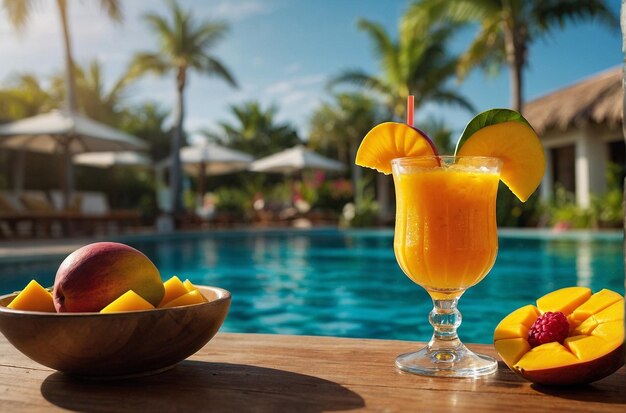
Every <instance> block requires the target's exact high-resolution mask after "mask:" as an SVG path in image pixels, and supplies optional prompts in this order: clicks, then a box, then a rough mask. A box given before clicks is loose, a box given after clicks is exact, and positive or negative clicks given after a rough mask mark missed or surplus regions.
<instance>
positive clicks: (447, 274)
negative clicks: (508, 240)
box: [394, 165, 499, 294]
mask: <svg viewBox="0 0 626 413" xmlns="http://www.w3.org/2000/svg"><path fill="white" fill-rule="evenodd" d="M498 182H499V171H498V167H497V166H496V167H495V168H485V167H483V168H478V167H475V166H463V165H442V166H441V167H418V166H415V165H413V166H400V167H398V168H396V169H394V183H395V189H396V226H395V238H394V250H395V255H396V258H397V261H398V263H399V265H400V267H401V268H402V270H403V271H404V273H405V274H406V275H407V276H408V277H409V278H410V279H412V280H413V281H414V282H415V283H417V284H419V285H421V286H422V287H424V288H426V289H427V290H429V291H431V292H437V291H438V292H440V293H443V294H446V293H454V292H459V291H463V290H465V289H467V288H469V287H471V286H473V285H475V284H477V283H478V282H480V281H481V280H482V279H483V278H484V277H485V275H487V273H488V272H489V270H490V269H491V267H492V266H493V264H494V262H495V260H496V255H497V252H498V236H497V228H496V194H497V190H498Z"/></svg>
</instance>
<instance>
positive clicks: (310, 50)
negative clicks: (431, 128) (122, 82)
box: [0, 0, 623, 138]
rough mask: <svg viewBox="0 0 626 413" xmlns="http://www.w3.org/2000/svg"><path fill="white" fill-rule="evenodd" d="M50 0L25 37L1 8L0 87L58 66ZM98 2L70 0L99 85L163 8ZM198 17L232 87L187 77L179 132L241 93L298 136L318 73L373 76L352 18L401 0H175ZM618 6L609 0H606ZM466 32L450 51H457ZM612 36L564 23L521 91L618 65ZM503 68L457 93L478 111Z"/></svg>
mask: <svg viewBox="0 0 626 413" xmlns="http://www.w3.org/2000/svg"><path fill="white" fill-rule="evenodd" d="M53 3H54V2H51V1H48V2H40V3H39V4H38V7H37V8H36V9H35V11H34V13H33V15H32V19H31V21H30V22H29V24H28V27H27V29H26V31H25V32H24V33H22V34H21V35H18V34H16V33H15V32H14V30H13V29H12V28H11V27H10V26H9V25H8V23H7V20H6V16H5V15H4V12H3V11H0V85H2V84H3V83H5V82H6V81H7V80H8V79H9V78H10V76H11V75H14V74H16V73H22V72H30V73H36V74H39V75H41V76H43V77H46V76H49V75H51V74H54V73H57V72H58V71H59V70H61V69H62V67H63V60H62V56H63V49H62V42H61V31H60V24H59V21H58V15H57V13H56V10H55V9H54V8H53V7H52V6H53ZM98 3H99V2H97V1H95V0H90V1H85V2H70V26H71V27H70V30H71V33H72V36H73V49H74V55H75V59H76V60H77V61H78V62H79V63H80V64H82V65H85V64H86V63H87V62H89V61H90V60H91V59H94V58H97V59H99V60H100V61H101V62H102V63H103V65H104V69H105V74H106V76H107V79H108V81H109V82H113V80H114V79H115V78H116V77H118V76H119V75H120V74H121V73H122V72H123V70H124V68H125V67H126V65H127V64H128V62H129V61H130V59H131V57H132V55H133V53H135V52H137V51H146V50H157V46H158V45H157V40H156V39H155V38H154V37H153V36H152V34H151V33H150V31H149V30H148V29H147V27H146V25H145V23H144V22H143V21H142V20H141V16H142V15H143V14H144V13H146V12H148V11H153V12H158V13H165V10H166V8H165V6H164V3H162V2H159V1H150V2H148V1H128V0H126V1H123V6H124V12H125V21H124V23H123V24H122V25H115V24H113V23H111V22H110V21H109V20H107V19H106V18H105V17H104V16H103V14H102V13H101V12H100V9H99V6H98ZM181 3H182V4H183V6H184V7H185V8H191V9H193V11H194V15H195V16H196V17H197V18H199V19H208V18H216V19H223V20H226V21H228V22H229V23H230V31H229V33H228V35H227V36H226V37H225V38H224V40H223V41H222V42H221V43H220V44H219V46H218V47H217V48H216V49H215V54H216V55H217V56H219V58H220V59H221V60H222V61H223V62H224V63H225V64H226V66H227V67H228V68H230V69H231V71H232V73H233V74H234V76H235V77H236V79H237V81H238V82H239V85H240V88H239V89H233V88H230V87H228V86H227V85H225V84H224V83H223V82H222V81H221V80H219V79H215V78H207V77H199V76H196V75H192V76H191V78H190V82H189V86H188V91H187V119H186V124H185V126H186V128H187V130H189V131H190V132H192V133H193V132H194V131H197V130H199V129H202V128H209V129H211V128H215V125H216V124H217V122H219V121H221V120H228V119H230V114H229V110H228V107H229V105H232V104H237V103H241V102H244V101H247V100H259V101H261V102H262V103H263V104H264V105H269V104H276V105H277V106H278V107H279V119H280V120H284V121H289V122H292V123H293V124H294V125H295V126H296V127H297V128H298V130H299V131H300V132H301V134H302V135H303V137H304V138H306V131H307V124H308V119H309V117H310V115H311V113H312V111H313V109H314V108H315V107H316V106H317V105H318V104H319V103H320V101H322V100H324V99H328V94H327V92H326V90H325V85H326V82H327V80H328V79H329V78H330V77H331V76H333V75H336V74H337V73H338V72H340V71H341V70H343V69H347V68H362V69H364V70H366V71H368V72H371V73H376V71H377V65H376V61H375V59H374V56H373V53H372V48H371V44H370V42H369V40H368V38H367V36H366V35H365V34H364V33H362V32H360V31H359V30H358V29H357V28H356V21H357V20H358V18H360V17H363V18H367V19H370V20H374V21H377V22H379V23H381V24H383V25H384V26H385V27H387V29H388V30H389V31H390V32H391V33H397V25H398V19H399V17H400V16H401V15H402V13H403V11H404V10H405V9H406V7H407V5H408V4H409V3H410V2H409V1H407V0H396V1H394V0H386V1H381V0H318V1H310V0H204V1H203V0H182V1H181ZM609 3H611V4H612V5H613V7H614V9H615V12H616V13H618V12H619V2H618V1H609ZM468 36H471V31H469V30H468V31H466V32H465V33H464V36H460V37H461V38H459V39H458V40H457V41H455V42H454V44H452V45H451V47H452V50H455V51H460V50H462V49H463V47H464V45H465V43H464V42H465V41H466V38H467V37H468ZM622 59H623V55H622V52H621V34H620V33H619V31H618V30H609V29H607V28H605V27H602V26H601V25H600V24H599V23H584V24H582V23H576V24H569V25H568V26H567V27H566V29H565V30H558V31H555V32H554V33H553V34H552V35H550V37H549V38H548V39H546V40H540V41H538V42H536V43H535V44H533V45H532V47H531V49H530V67H529V70H527V72H526V85H525V90H524V92H525V96H526V98H527V100H528V99H532V98H536V97H538V96H541V95H543V94H545V93H548V92H550V91H552V90H555V89H558V88H560V87H563V86H565V85H567V84H570V83H572V82H575V81H577V80H580V79H582V78H585V77H587V76H590V75H592V74H594V73H597V72H599V71H602V70H606V69H608V68H611V67H614V66H616V65H618V64H620V63H621V62H622ZM508 76H509V75H508V71H507V70H506V69H504V70H503V71H502V72H501V73H500V75H499V76H497V77H486V76H485V75H484V74H483V73H482V72H479V71H476V72H474V73H472V74H471V75H470V76H469V77H468V78H467V79H466V80H465V81H464V82H463V83H462V84H460V85H458V88H459V91H460V92H461V93H462V94H464V95H465V96H466V97H467V98H468V99H469V100H470V101H471V102H472V103H473V104H474V105H475V106H476V109H477V110H478V111H481V110H484V109H488V108H491V107H502V106H508V105H509V101H510V97H509V96H510V94H509V82H508V79H509V78H508ZM128 98H129V99H130V100H131V101H136V102H140V101H144V100H153V101H157V102H159V103H160V104H161V105H162V106H163V107H164V108H170V107H173V105H174V100H175V94H174V80H173V78H171V77H165V78H157V77H148V78H145V79H144V80H141V81H140V82H138V83H136V84H135V85H134V86H133V87H132V88H131V90H130V91H129V92H128ZM471 116H472V114H469V113H467V112H463V111H461V110H458V109H455V108H451V107H440V106H427V107H425V108H423V109H422V110H421V111H420V112H418V113H417V114H416V124H417V125H418V126H419V124H420V122H423V121H424V119H425V118H427V117H435V118H438V119H442V120H444V121H446V122H447V123H448V124H449V125H450V126H451V127H452V128H453V129H455V130H459V131H460V130H461V129H462V128H463V126H464V125H465V124H466V123H467V121H469V119H470V118H471Z"/></svg>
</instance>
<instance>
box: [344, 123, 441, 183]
mask: <svg viewBox="0 0 626 413" xmlns="http://www.w3.org/2000/svg"><path fill="white" fill-rule="evenodd" d="M436 155H437V150H436V149H435V145H433V143H432V141H431V140H430V139H429V138H428V137H427V136H426V134H425V133H423V132H422V131H420V130H419V129H416V128H413V127H411V126H408V125H406V124H404V123H396V122H385V123H381V124H380V125H377V126H375V127H374V128H372V130H370V131H369V132H368V133H367V135H365V138H363V141H362V142H361V145H360V146H359V150H358V151H357V154H356V160H355V163H356V164H357V165H359V166H364V167H366V168H372V169H376V170H377V171H378V172H381V173H384V174H385V175H389V174H390V173H391V160H392V159H395V158H404V157H407V156H436Z"/></svg>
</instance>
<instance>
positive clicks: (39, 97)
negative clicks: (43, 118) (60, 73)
mask: <svg viewBox="0 0 626 413" xmlns="http://www.w3.org/2000/svg"><path fill="white" fill-rule="evenodd" d="M54 107H55V101H54V99H53V98H52V97H51V95H50V93H49V92H48V91H47V90H45V89H44V88H43V87H42V86H41V83H40V82H39V80H38V79H37V78H36V77H35V76H34V75H31V74H22V75H19V76H17V77H16V78H14V79H13V80H11V81H10V83H9V87H7V88H5V89H2V90H0V123H2V122H5V121H11V120H16V119H22V118H27V117H30V116H35V115H37V114H40V113H44V112H47V111H49V110H50V109H52V108H54Z"/></svg>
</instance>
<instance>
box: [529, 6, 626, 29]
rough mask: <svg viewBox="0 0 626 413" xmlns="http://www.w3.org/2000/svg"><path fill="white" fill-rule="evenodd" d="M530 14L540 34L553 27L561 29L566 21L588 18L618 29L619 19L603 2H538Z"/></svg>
mask: <svg viewBox="0 0 626 413" xmlns="http://www.w3.org/2000/svg"><path fill="white" fill-rule="evenodd" d="M531 13H532V16H531V17H532V21H535V22H536V26H537V29H538V30H539V31H540V32H548V31H550V30H551V29H552V28H553V27H555V26H558V27H560V28H563V27H564V26H565V24H566V23H567V22H568V21H573V22H576V21H581V20H589V19H590V18H593V19H597V21H599V22H600V23H601V24H604V25H606V26H607V27H610V28H612V29H617V28H619V17H618V16H616V15H615V14H614V13H613V12H612V11H611V9H609V7H608V5H607V4H606V2H605V1H604V0H573V1H543V2H542V1H538V2H536V4H535V7H533V8H532V10H531Z"/></svg>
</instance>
